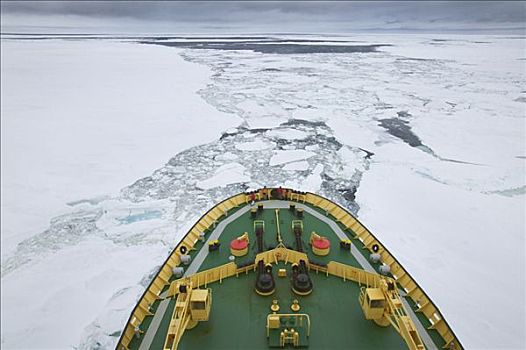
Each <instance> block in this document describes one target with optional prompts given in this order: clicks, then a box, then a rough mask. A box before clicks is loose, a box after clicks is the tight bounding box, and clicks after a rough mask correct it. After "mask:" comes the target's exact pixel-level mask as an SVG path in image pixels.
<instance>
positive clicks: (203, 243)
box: [117, 187, 462, 350]
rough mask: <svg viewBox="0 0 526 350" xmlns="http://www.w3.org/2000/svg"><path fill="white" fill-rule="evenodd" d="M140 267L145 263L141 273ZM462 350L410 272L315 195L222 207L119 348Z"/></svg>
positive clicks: (179, 256) (163, 272)
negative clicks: (442, 349)
mask: <svg viewBox="0 0 526 350" xmlns="http://www.w3.org/2000/svg"><path fill="white" fill-rule="evenodd" d="M145 263H147V262H145ZM284 347H288V348H295V347H298V348H307V347H308V348H312V349H348V348H360V349H380V348H384V349H387V348H389V349H397V348H400V349H407V348H409V349H440V348H446V349H462V346H461V344H460V342H459V340H458V339H457V337H456V336H455V334H454V333H453V331H452V330H451V328H450V327H449V325H448V323H447V322H446V320H445V319H444V317H443V316H442V314H441V313H440V311H439V310H438V308H437V307H436V306H435V304H434V303H433V302H432V301H431V300H430V298H429V297H428V296H427V295H426V294H425V292H424V291H423V290H422V289H421V288H420V286H419V285H418V284H417V283H416V281H414V279H413V278H412V277H411V276H410V275H409V273H408V272H407V271H406V270H405V269H404V268H403V267H402V266H401V265H400V263H399V262H398V261H397V260H396V259H395V257H394V256H392V254H391V253H390V252H389V251H388V250H387V248H386V247H385V246H383V244H382V243H381V242H380V241H379V240H378V239H377V238H376V237H375V236H374V235H373V234H372V233H371V232H370V231H369V230H368V229H367V228H366V227H365V226H364V225H362V224H361V223H360V222H359V221H358V220H357V219H356V218H355V217H353V216H352V215H351V214H350V213H349V212H348V211H346V210H345V209H344V208H342V207H340V206H339V205H337V204H336V203H334V202H332V201H330V200H328V199H326V198H323V197H321V196H319V195H316V194H313V193H306V192H299V191H294V190H292V189H286V188H281V187H280V188H263V189H260V190H258V191H254V192H250V193H240V194H238V195H235V196H233V197H230V198H228V199H226V200H224V201H222V202H220V203H219V204H217V205H216V206H214V207H213V208H211V209H210V210H209V211H208V212H207V213H205V214H204V215H203V216H202V217H201V218H200V219H199V220H198V222H197V223H196V224H195V225H194V226H193V227H192V228H191V229H190V231H189V232H188V233H187V234H186V235H185V236H184V237H183V239H182V240H181V241H180V242H179V244H178V245H177V246H176V248H175V249H174V250H173V251H172V253H171V254H170V256H169V257H168V258H167V259H166V261H165V262H164V264H163V266H162V267H161V268H160V270H159V272H158V274H157V275H156V276H155V277H154V279H153V280H152V282H151V283H150V285H149V287H148V288H147V289H146V291H145V292H144V294H143V295H142V297H141V298H140V300H139V302H138V303H137V305H136V307H135V308H134V310H133V312H132V314H131V315H130V318H129V319H128V322H127V324H126V326H125V328H124V330H123V333H122V335H121V337H120V339H119V343H118V345H117V349H118V350H121V349H269V348H284Z"/></svg>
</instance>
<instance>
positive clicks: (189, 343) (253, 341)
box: [130, 209, 441, 350]
mask: <svg viewBox="0 0 526 350" xmlns="http://www.w3.org/2000/svg"><path fill="white" fill-rule="evenodd" d="M230 215H232V214H230ZM279 219H280V220H279V225H280V231H281V236H282V238H283V241H284V244H285V245H286V246H289V247H290V248H292V249H294V248H295V243H294V236H293V234H292V230H291V223H292V220H297V219H298V218H296V217H295V216H294V214H293V213H292V211H290V210H288V209H279ZM257 220H264V221H265V235H264V240H265V243H266V246H267V247H268V246H269V245H272V246H275V245H276V244H277V241H276V232H277V223H276V214H275V209H265V210H264V211H263V212H262V213H261V214H260V215H259V216H258V218H257ZM303 227H304V230H303V242H304V247H303V249H304V251H305V252H306V253H307V255H308V257H309V259H310V260H313V261H316V262H320V263H327V262H329V261H338V262H342V263H345V264H348V265H352V266H355V267H358V268H363V267H362V266H360V264H359V263H358V261H357V260H356V259H355V257H354V256H353V255H352V254H351V253H350V252H349V251H345V250H343V249H341V248H340V246H339V242H340V238H339V237H338V236H337V235H336V233H335V232H334V231H333V230H332V229H331V227H330V226H329V225H328V224H326V223H325V222H323V221H321V220H320V219H318V218H317V217H315V216H313V215H311V214H309V213H307V212H305V213H304V218H303ZM312 231H315V232H316V233H318V234H320V235H323V236H326V237H327V238H328V239H329V240H330V241H331V251H330V254H329V255H328V256H326V257H319V256H316V255H314V254H313V253H312V252H311V249H310V246H309V244H308V242H309V237H310V233H311V232H312ZM244 232H248V233H249V237H250V249H249V253H248V254H247V255H246V256H244V257H241V258H236V262H238V261H237V260H239V261H240V262H244V261H249V260H253V259H254V257H255V256H256V249H255V246H256V238H255V233H254V229H253V219H252V218H251V217H250V212H246V213H244V214H242V215H241V216H240V217H239V218H237V219H236V220H234V221H233V222H231V223H229V224H228V225H227V226H226V227H225V229H224V230H223V232H222V234H221V236H220V237H219V240H220V242H221V247H220V249H219V251H215V252H210V253H208V255H207V256H206V258H205V259H204V261H203V263H202V265H201V266H200V268H199V269H198V271H203V270H206V269H210V268H213V267H216V266H219V265H223V264H225V263H227V262H229V260H228V257H229V256H230V250H229V243H230V241H231V240H232V239H234V238H236V237H238V236H240V235H241V234H243V233H244ZM346 234H347V235H348V238H350V239H351V238H353V235H352V233H351V232H346ZM209 235H210V233H209V232H208V233H207V236H206V237H207V239H208V237H209ZM352 243H353V247H352V249H353V250H354V251H359V252H360V254H362V255H364V256H366V257H368V255H369V251H367V250H365V249H362V246H361V242H360V241H359V240H356V239H353V240H352ZM196 247H197V250H199V249H201V248H204V249H206V250H207V251H208V245H207V244H206V243H205V244H203V243H199V244H198V245H197V246H196ZM197 252H198V251H192V252H191V255H192V258H194V257H195V256H196V254H197ZM373 267H374V266H373ZM278 268H286V269H287V277H285V278H280V277H278V276H277V271H278ZM375 268H376V267H375ZM290 271H291V265H290V264H288V265H285V264H284V263H279V264H278V265H277V266H276V265H274V267H273V274H274V279H275V281H276V292H275V293H274V294H273V295H271V296H268V297H262V296H260V295H258V294H256V293H255V291H254V285H255V278H256V274H255V273H253V272H250V273H248V274H247V275H245V274H242V275H240V276H239V277H230V278H227V279H224V280H223V281H222V283H218V282H216V283H213V284H210V285H209V286H208V287H209V288H211V289H212V297H213V302H212V310H211V313H210V319H209V321H208V322H201V323H199V324H198V326H197V327H196V328H194V329H192V330H188V331H186V332H185V334H184V336H183V338H182V340H181V342H180V343H179V347H178V349H182V350H185V349H254V350H256V349H269V347H268V342H267V337H266V328H265V326H266V319H267V315H268V314H270V313H271V311H270V305H271V303H272V300H273V299H277V300H278V301H279V305H280V308H281V309H280V311H279V312H278V313H293V312H292V311H291V309H290V305H291V303H292V300H293V299H298V300H299V304H300V306H301V310H300V311H299V313H306V314H308V315H309V316H310V319H311V334H310V337H309V348H311V349H350V348H355V349H406V348H407V346H406V345H405V343H404V341H403V340H402V338H401V337H400V335H398V333H397V332H396V331H395V329H394V328H393V327H385V328H384V327H379V326H377V325H376V324H375V323H374V322H373V321H368V320H366V319H365V318H364V316H363V313H362V310H361V308H360V305H359V302H358V294H359V290H360V287H359V285H358V284H356V283H354V282H349V281H347V282H344V281H343V280H342V279H340V278H337V277H334V276H326V275H325V274H323V273H320V274H317V273H316V272H315V271H311V272H310V276H311V279H312V282H313V285H314V289H313V292H312V293H311V294H310V295H308V296H305V297H302V296H298V295H295V294H294V293H293V292H292V291H291V284H290V279H289V276H290ZM158 304H159V301H157V302H156V303H155V305H154V309H156V308H157V307H158ZM174 305H175V302H174V300H172V301H170V303H169V306H168V308H167V311H166V313H165V314H164V316H163V319H162V322H161V324H160V326H159V328H158V330H157V333H156V335H155V338H154V340H153V342H152V344H151V347H150V348H151V349H162V347H163V344H164V340H165V337H166V332H167V329H168V325H169V321H170V317H171V315H172V312H173V308H174ZM151 318H152V317H148V318H147V319H146V320H145V321H144V322H143V324H142V325H141V329H142V330H143V331H147V330H148V328H149V325H150V323H151ZM422 321H424V322H422V324H423V325H424V326H427V325H428V324H426V323H425V321H426V320H425V317H424V319H423V320H422ZM428 334H429V335H430V338H431V339H432V340H433V342H434V343H435V344H436V345H437V346H436V347H437V348H440V346H438V344H441V342H440V336H439V335H438V333H437V332H436V331H433V330H432V331H429V332H428ZM143 338H144V335H142V336H141V338H139V339H134V340H133V341H132V343H131V344H130V349H138V348H139V346H140V342H141V341H142V339H143ZM288 348H292V346H290V345H289V346H288Z"/></svg>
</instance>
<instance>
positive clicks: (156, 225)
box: [1, 35, 526, 349]
mask: <svg viewBox="0 0 526 350" xmlns="http://www.w3.org/2000/svg"><path fill="white" fill-rule="evenodd" d="M46 40H48V39H40V40H39V41H38V44H37V42H36V41H32V40H31V38H29V39H25V40H24V41H21V40H18V39H17V38H3V39H2V46H3V49H4V50H5V49H10V50H11V52H16V50H21V47H28V46H29V47H31V45H40V46H39V47H41V48H42V47H45V46H46V45H55V46H58V47H64V48H71V47H72V46H71V45H75V47H76V50H82V48H83V46H84V45H85V47H89V45H94V44H93V41H92V40H87V39H85V40H82V38H80V39H78V40H75V41H69V40H55V39H53V40H51V39H49V40H48V41H46ZM524 43H525V41H524V38H523V37H502V36H453V35H449V36H441V35H426V36H417V35H413V36H412V35H392V36H387V35H385V36H347V37H307V36H295V37H294V36H278V37H265V36H258V37H248V36H242V37H223V38H214V37H206V38H192V37H164V38H126V39H122V38H105V40H102V41H101V43H97V44H96V45H103V46H101V47H103V48H104V54H105V55H114V54H117V53H118V52H119V51H121V50H123V49H126V50H130V53H132V52H133V50H138V51H137V52H139V50H140V52H142V53H144V56H141V57H144V60H143V61H140V60H138V61H137V65H138V66H137V69H145V68H144V67H147V69H149V70H151V72H150V73H151V74H153V71H154V70H156V69H157V71H159V72H166V71H167V70H166V69H167V68H166V67H168V66H169V65H170V62H171V61H170V57H171V56H170V55H173V56H174V58H173V66H174V67H176V68H175V70H176V73H177V67H183V65H184V68H180V70H181V72H182V71H183V70H184V71H186V78H185V79H186V80H184V79H182V80H177V81H174V82H173V83H167V85H166V87H165V89H166V90H167V91H168V92H169V93H170V94H172V95H173V96H177V95H178V94H182V93H183V91H185V88H186V89H188V88H187V87H186V81H190V80H191V79H192V73H188V72H189V71H188V69H196V72H197V70H198V69H203V68H206V69H207V70H206V74H207V76H206V79H204V80H200V82H201V83H200V85H199V86H197V87H192V88H191V89H193V90H189V91H190V92H191V93H192V94H194V93H195V94H197V97H198V98H196V99H195V100H192V102H189V103H187V104H186V105H185V107H184V108H186V109H185V111H186V112H185V113H186V114H185V116H186V117H185V118H184V122H183V121H182V119H181V118H183V117H182V115H181V114H180V113H177V110H178V106H177V105H173V104H171V103H170V99H171V97H170V96H166V98H165V99H160V100H158V101H155V102H154V103H151V104H150V103H148V104H147V106H148V108H150V107H151V106H154V105H155V109H156V110H167V111H168V113H164V114H163V115H162V116H160V117H159V119H158V120H156V119H155V118H153V121H152V125H155V123H156V122H159V120H161V119H162V120H174V121H175V123H174V124H168V125H164V124H163V125H164V126H165V127H164V130H163V131H162V132H161V131H159V132H160V133H163V135H164V133H167V137H166V138H163V139H162V142H160V141H159V142H158V143H156V141H155V140H153V139H152V140H151V142H152V144H153V145H155V147H158V149H159V150H161V149H162V152H163V154H165V153H166V152H167V151H168V152H169V150H170V149H174V150H175V151H174V152H173V154H171V156H170V157H167V158H166V159H165V160H164V161H162V162H159V163H158V165H157V166H155V167H152V166H151V165H148V167H146V166H145V167H144V168H143V169H142V170H141V171H142V172H143V173H144V176H142V177H137V178H136V179H134V180H133V181H129V185H127V186H125V187H124V188H115V189H114V191H113V192H111V193H109V192H108V193H103V194H100V193H98V191H99V190H98V189H97V191H94V193H93V196H83V197H78V198H71V199H70V200H69V201H68V202H67V208H64V209H61V210H62V211H63V212H62V214H60V215H54V216H53V217H48V218H46V219H47V220H48V221H49V225H48V227H47V228H45V229H43V230H35V232H29V233H27V234H25V235H24V237H23V238H21V239H18V240H17V238H16V235H10V236H9V241H8V243H9V244H10V245H9V246H10V247H11V248H10V249H7V250H2V268H1V276H2V277H1V278H2V280H1V281H2V336H1V337H2V338H1V341H2V348H50V349H51V348H52V349H56V348H72V347H74V348H80V349H106V348H112V347H114V346H115V344H116V342H117V340H118V338H119V336H120V331H121V329H122V328H123V326H124V324H125V322H126V320H127V318H128V316H129V313H130V311H131V310H132V308H133V306H134V304H135V302H136V301H137V299H138V298H139V297H140V295H141V294H142V292H143V290H144V288H145V287H146V286H147V285H148V283H149V281H150V280H151V278H152V277H153V276H154V275H155V273H156V271H157V269H158V268H159V266H160V264H161V263H162V262H163V261H164V259H165V258H166V256H167V255H168V254H169V252H170V250H171V249H172V248H173V247H174V246H175V245H176V244H177V242H178V240H179V239H180V238H181V237H182V236H183V235H184V234H185V233H186V231H187V230H188V229H189V228H190V227H191V226H192V225H193V223H194V222H195V221H196V220H197V219H198V218H199V217H200V216H201V215H202V213H203V212H204V211H205V210H207V209H208V208H210V207H211V206H213V205H214V204H215V203H216V202H218V201H220V200H221V199H223V198H225V197H228V196H230V195H233V194H235V193H238V192H242V191H246V190H249V189H255V188H258V187H263V186H287V187H293V188H296V189H300V190H304V191H313V192H317V193H320V194H321V195H323V196H326V197H328V198H330V199H332V200H334V201H336V202H338V203H340V204H341V205H343V206H344V207H346V208H349V210H350V211H351V212H352V213H354V214H355V215H357V216H358V217H360V219H361V221H362V222H363V223H364V224H365V225H366V226H368V227H369V228H370V229H371V230H372V231H373V232H374V233H375V234H376V235H377V237H379V238H380V240H381V241H382V242H384V243H385V245H386V246H387V247H388V248H389V249H390V251H391V252H393V254H394V255H395V256H396V257H397V258H398V259H399V260H400V261H401V263H402V265H404V266H405V267H406V268H407V270H408V271H409V272H410V273H411V274H412V275H413V277H415V279H416V280H417V281H418V282H419V284H420V285H421V286H422V287H423V288H424V289H425V290H426V292H427V293H428V295H429V296H430V297H431V298H432V299H433V301H434V302H435V303H436V304H437V305H438V306H439V308H440V309H441V311H442V313H443V314H444V316H445V317H446V319H447V320H448V322H449V324H450V325H451V326H452V328H453V329H454V331H455V333H456V334H457V336H458V337H459V338H460V340H461V341H462V343H463V345H464V346H465V347H466V348H469V349H473V348H486V349H496V348H499V349H504V348H507V349H511V348H516V349H520V348H524V347H525V346H526V344H525V339H524V329H525V277H524V276H525V261H524V254H525V240H524V233H525V214H524V213H525V209H526V208H525V193H526V183H525V176H526V172H525V161H526V149H525V137H526V136H525V132H526V131H525V130H526V128H525V121H526V115H525V114H526V113H525V108H526V87H525V86H526V75H525V68H526V67H525V64H526V57H525V53H524V52H525V51H524V50H525V44H524ZM92 49H94V50H95V49H97V48H95V47H93V48H92ZM76 50H75V52H74V53H68V54H69V55H70V56H68V57H70V59H71V60H75V59H76V58H75V57H77V56H75V55H77V51H76ZM79 52H80V51H79ZM97 52H98V51H97ZM149 53H150V54H151V55H167V56H166V57H167V61H166V62H165V61H163V63H162V64H161V63H159V64H158V65H153V64H152V65H150V66H148V62H149V60H148V59H147V57H148V54H149ZM87 55H89V52H88V53H87ZM159 57H160V56H159ZM163 57H164V56H163ZM181 57H182V58H183V59H184V61H183V60H181ZM139 65H140V68H139ZM191 67H195V68H191ZM17 69H19V67H18V66H17V65H16V64H15V63H12V64H10V65H4V64H3V65H2V75H4V74H6V75H7V76H8V78H9V75H10V74H11V75H13V74H14V73H13V72H16V71H17ZM190 72H193V71H190ZM58 73H59V74H60V71H58ZM120 73H122V74H123V75H124V74H126V75H128V74H134V73H133V66H127V67H126V69H124V70H123V71H122V72H120ZM107 74H108V76H107V77H106V78H105V79H110V80H111V77H112V74H119V72H117V73H116V72H115V71H113V70H111V71H110V70H108V72H107ZM161 74H163V73H161ZM196 74H197V73H196ZM8 78H6V81H7V83H4V78H3V80H2V84H3V89H9V88H12V89H20V90H19V91H23V87H24V86H19V85H16V86H15V84H8V83H9V82H10V81H9V80H8ZM142 79H148V78H147V77H142ZM29 81H30V80H29ZM22 85H23V84H22ZM104 88H105V85H104V84H101V89H104ZM129 88H130V87H129V86H122V89H123V90H126V89H129ZM8 97H9V96H8ZM86 98H87V97H86ZM138 98H139V99H140V98H141V97H138ZM11 101H13V100H12V99H11V100H10V99H9V98H8V99H6V102H5V103H4V102H2V119H3V121H2V123H3V124H2V129H3V130H2V136H4V133H8V132H9V127H10V125H11V124H9V122H8V121H7V122H4V119H6V120H8V119H9V117H10V115H11V114H13V113H14V112H12V110H13V109H15V108H16V104H14V103H12V102H11ZM183 102H184V101H181V103H183ZM44 103H45V102H44ZM198 105H199V107H198ZM194 106H195V107H194ZM74 108H75V106H74V105H71V106H70V107H69V109H68V110H65V111H61V112H62V113H74V112H75V110H74ZM193 108H195V109H193ZM203 108H205V109H203ZM212 109H213V110H214V111H215V112H214V113H217V114H214V117H213V118H210V117H209V116H210V115H211V114H210V113H211V112H210V110H212ZM147 111H148V109H147V108H146V109H145V111H144V114H143V115H142V116H141V120H142V119H148V115H147V113H148V112H147ZM172 111H173V113H172ZM114 113H120V112H119V109H116V110H115V111H114ZM37 114H38V113H37ZM213 120H215V122H216V124H214V125H213V130H215V132H216V134H214V133H207V134H206V136H203V135H201V134H200V126H201V125H202V127H203V128H204V129H206V125H207V124H208V125H211V124H209V123H211V121H213ZM33 122H34V123H43V124H45V123H46V121H45V120H44V121H33ZM4 123H6V124H5V126H6V127H7V130H6V127H4ZM139 125H142V124H139ZM196 126H197V127H196ZM134 127H135V126H134V123H133V122H132V123H126V124H125V125H118V126H115V132H114V133H113V134H111V135H110V136H108V137H112V138H114V139H115V140H117V141H116V142H118V140H119V137H120V136H119V135H120V134H119V130H121V128H122V129H133V128H134ZM137 128H138V129H139V126H137ZM209 129H210V128H209ZM148 131H149V132H151V133H155V132H156V130H155V128H153V129H148ZM57 132H60V129H58V131H57ZM171 132H173V133H174V134H177V136H176V137H174V139H176V140H171V139H170V137H169V135H170V133H171ZM136 135H137V136H138V137H139V138H140V135H141V132H140V129H139V130H138V133H137V134H136ZM47 142H53V141H52V140H49V141H47ZM137 142H138V143H140V141H137ZM149 142H150V141H149ZM176 142H178V143H176ZM185 144H186V145H188V146H187V147H185V146H184V145H185ZM2 146H3V147H2V148H3V149H2V156H3V157H2V158H4V152H6V153H7V152H9V146H10V145H9V144H4V143H3V144H2ZM6 147H7V148H6ZM92 147H97V146H96V145H93V146H92ZM155 147H151V149H148V150H149V151H150V152H155ZM86 157H88V155H87V156H86ZM146 157H147V155H146ZM96 159H97V158H94V161H96ZM141 161H142V160H141V159H140V158H139V159H133V160H130V161H129V162H130V163H132V162H134V163H137V164H141ZM126 162H128V160H126ZM125 164H126V163H123V166H125ZM9 166H10V163H6V164H4V161H3V163H2V167H3V168H4V167H9ZM88 171H89V170H88ZM107 175H108V176H115V177H117V178H118V177H119V176H122V174H120V172H119V171H114V172H113V173H111V172H110V173H108V174H107ZM13 176H14V175H13ZM8 183H9V182H8ZM71 185H72V186H74V185H75V184H74V183H73V184H71ZM4 186H5V184H4V183H3V184H2V190H4ZM94 186H95V185H94ZM16 190H17V189H16V186H12V187H11V191H12V193H13V194H16ZM2 192H3V191H2ZM24 200H31V198H24ZM64 204H66V203H64ZM13 207H15V208H20V209H18V211H23V209H22V208H23V207H24V204H23V200H22V199H20V198H18V197H16V196H14V195H13V196H10V197H9V198H7V199H6V198H4V197H3V198H2V214H3V216H4V215H5V214H6V213H7V214H8V215H11V219H12V221H16V215H17V213H18V211H17V210H14V209H13ZM8 209H9V211H8V212H6V210H8ZM9 229H11V230H13V228H12V227H9V226H6V225H4V224H2V243H4V240H5V241H7V239H6V238H5V234H4V232H5V230H9ZM9 232H11V231H9ZM13 237H14V238H13ZM504 293H506V294H505V295H504ZM79 310H80V312H79ZM57 329H61V330H63V332H64V333H63V334H64V336H63V337H61V336H57ZM61 334H62V331H61Z"/></svg>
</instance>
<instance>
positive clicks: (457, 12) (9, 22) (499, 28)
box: [1, 1, 526, 34]
mask: <svg viewBox="0 0 526 350" xmlns="http://www.w3.org/2000/svg"><path fill="white" fill-rule="evenodd" d="M1 12H2V14H1V16H2V18H1V19H2V32H3V33H6V32H65V33H72V32H83V33H123V34H125V33H192V32H199V33H203V32H207V33H214V32H221V33H223V32H225V33H227V32H231V33H243V32H246V33H254V32H305V33H349V32H356V31H381V32H399V31H402V32H466V31H468V32H486V33H492V32H494V33H496V34H502V33H524V30H525V22H526V2H504V1H480V2H478V1H466V2H464V1H422V2H416V1H407V2H404V1H400V2H399V1H378V2H368V1H358V2H343V1H336V2H312V1H310V2H300V1H290V2H288V1H281V2H278V1H261V2H258V1H246V2H241V1H238V2H229V1H225V2H218V1H211V2H209V1H181V2H150V1H149V2H136V1H133V2H127V1H120V2H110V1H73V2H67V1H49V2H45V1H35V2H31V1H22V2H21V1H2V2H1Z"/></svg>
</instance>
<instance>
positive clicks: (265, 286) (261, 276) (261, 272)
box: [256, 227, 276, 295]
mask: <svg viewBox="0 0 526 350" xmlns="http://www.w3.org/2000/svg"><path fill="white" fill-rule="evenodd" d="M256 242H257V247H258V253H261V252H263V250H264V247H263V229H262V228H260V227H258V228H256ZM275 288H276V283H275V282H274V276H273V275H272V266H271V265H266V266H265V262H264V261H263V260H260V261H258V267H257V277H256V291H257V292H258V293H259V294H263V295H268V294H271V293H272V292H274V289H275Z"/></svg>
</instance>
